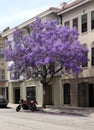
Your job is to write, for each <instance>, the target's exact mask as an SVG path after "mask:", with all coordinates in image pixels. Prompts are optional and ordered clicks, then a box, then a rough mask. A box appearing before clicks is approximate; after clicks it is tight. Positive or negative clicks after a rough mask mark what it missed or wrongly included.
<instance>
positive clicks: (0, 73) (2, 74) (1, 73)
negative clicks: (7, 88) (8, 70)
mask: <svg viewBox="0 0 94 130" xmlns="http://www.w3.org/2000/svg"><path fill="white" fill-rule="evenodd" d="M0 80H5V70H4V69H2V70H0Z"/></svg>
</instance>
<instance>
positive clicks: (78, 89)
mask: <svg viewBox="0 0 94 130" xmlns="http://www.w3.org/2000/svg"><path fill="white" fill-rule="evenodd" d="M58 15H61V17H62V25H63V26H69V27H70V28H73V27H75V26H76V27H77V29H78V32H79V40H80V42H81V44H84V45H86V46H87V47H88V49H89V53H88V58H89V59H90V61H89V62H88V63H87V64H86V65H85V66H83V73H81V74H80V76H79V78H72V76H65V77H62V87H61V89H62V90H61V92H62V94H63V100H62V102H63V104H62V105H69V106H80V107H87V106H88V107H94V0H75V1H74V2H71V3H70V4H65V5H64V6H63V9H62V10H61V11H60V12H59V13H58Z"/></svg>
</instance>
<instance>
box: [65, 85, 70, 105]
mask: <svg viewBox="0 0 94 130" xmlns="http://www.w3.org/2000/svg"><path fill="white" fill-rule="evenodd" d="M64 104H70V84H68V83H66V84H64Z"/></svg>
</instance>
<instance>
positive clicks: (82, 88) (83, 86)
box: [78, 83, 88, 107]
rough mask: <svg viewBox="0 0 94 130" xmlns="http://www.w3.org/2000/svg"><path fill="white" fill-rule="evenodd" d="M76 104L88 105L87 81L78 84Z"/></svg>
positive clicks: (80, 105)
mask: <svg viewBox="0 0 94 130" xmlns="http://www.w3.org/2000/svg"><path fill="white" fill-rule="evenodd" d="M78 106H79V107H87V106H88V83H80V84H78Z"/></svg>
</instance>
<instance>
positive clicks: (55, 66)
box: [4, 18, 88, 106]
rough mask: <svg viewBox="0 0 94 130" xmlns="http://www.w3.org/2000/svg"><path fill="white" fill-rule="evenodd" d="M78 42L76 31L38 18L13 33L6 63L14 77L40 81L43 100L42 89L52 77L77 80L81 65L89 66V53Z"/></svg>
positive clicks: (52, 21) (6, 54) (8, 44)
mask: <svg viewBox="0 0 94 130" xmlns="http://www.w3.org/2000/svg"><path fill="white" fill-rule="evenodd" d="M78 38H79V34H78V32H77V30H76V29H75V28H74V29H70V28H69V27H67V26H66V27H63V26H60V25H58V23H57V21H55V20H51V21H47V22H42V21H41V19H39V18H37V19H36V21H35V22H33V23H31V24H30V25H29V26H28V27H27V28H24V29H15V32H14V34H13V40H11V41H7V42H6V49H5V51H4V54H5V59H6V61H8V62H10V61H12V64H11V66H9V70H10V71H11V70H15V74H16V73H19V74H21V75H22V74H23V75H24V76H25V78H30V77H33V78H34V77H40V82H41V83H42V85H43V91H44V93H43V99H44V97H45V87H47V86H48V85H49V83H50V81H51V80H52V79H53V78H54V77H55V76H57V75H58V76H60V74H61V75H62V74H64V73H68V74H70V73H71V74H73V75H75V76H78V75H79V73H80V72H82V65H84V64H86V63H87V62H88V59H87V55H86V54H87V53H88V49H87V48H86V47H85V46H83V45H81V44H80V42H79V40H78ZM43 106H45V103H44V100H43Z"/></svg>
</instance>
